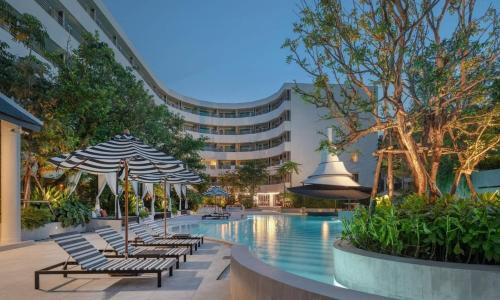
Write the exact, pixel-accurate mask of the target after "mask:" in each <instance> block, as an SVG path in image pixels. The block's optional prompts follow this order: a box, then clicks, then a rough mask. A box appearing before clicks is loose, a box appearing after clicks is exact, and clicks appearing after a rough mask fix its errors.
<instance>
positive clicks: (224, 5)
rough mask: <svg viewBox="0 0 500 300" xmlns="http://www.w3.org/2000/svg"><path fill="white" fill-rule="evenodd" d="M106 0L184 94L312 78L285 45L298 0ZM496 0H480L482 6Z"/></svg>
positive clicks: (250, 94) (241, 95) (264, 92)
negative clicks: (289, 59) (292, 59)
mask: <svg viewBox="0 0 500 300" xmlns="http://www.w3.org/2000/svg"><path fill="white" fill-rule="evenodd" d="M103 1H104V4H105V5H106V7H107V8H108V9H109V10H110V11H111V13H112V15H113V17H114V18H115V19H116V20H117V22H118V24H119V25H120V27H121V28H122V29H123V30H124V32H125V33H126V35H127V36H128V38H129V39H130V40H131V41H132V43H133V44H134V46H135V48H136V49H137V50H138V51H139V55H140V56H141V57H142V58H143V59H144V61H145V63H146V65H147V66H148V67H149V69H150V70H152V72H153V73H154V75H155V76H156V77H157V78H158V79H159V80H160V81H161V82H162V83H163V84H164V85H165V86H166V87H168V88H169V89H172V90H174V91H176V92H178V93H180V94H182V95H185V96H189V97H193V98H196V99H200V100H207V101H215V102H246V101H253V100H259V99H262V98H265V97H267V96H270V95H271V94H273V93H274V92H276V91H277V90H278V89H279V88H280V87H281V85H282V84H283V83H285V82H293V81H297V82H303V83H310V82H311V78H310V77H309V76H308V75H307V74H306V73H305V72H304V71H303V70H301V69H300V68H299V67H298V66H296V65H293V64H292V65H289V64H287V63H286V61H285V60H286V57H287V55H288V54H289V51H288V50H287V49H281V45H282V43H283V41H284V40H285V39H286V38H289V37H290V38H291V37H293V34H292V25H293V22H295V21H296V20H298V12H299V8H298V5H297V3H300V1H299V0H250V1H248V0H247V1H244V0H103ZM499 2H500V1H498V0H496V1H489V0H479V1H478V2H477V3H478V5H477V6H478V7H477V8H478V10H477V11H478V12H484V10H485V9H486V7H487V6H489V5H490V4H492V3H493V5H494V6H495V8H496V9H497V10H498V9H499V7H500V4H499ZM445 28H446V26H445Z"/></svg>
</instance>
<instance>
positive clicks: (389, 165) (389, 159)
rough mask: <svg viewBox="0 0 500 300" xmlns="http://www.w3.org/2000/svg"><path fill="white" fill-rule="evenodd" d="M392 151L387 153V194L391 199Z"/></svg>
mask: <svg viewBox="0 0 500 300" xmlns="http://www.w3.org/2000/svg"><path fill="white" fill-rule="evenodd" d="M392 158H393V157H392V153H387V194H388V195H389V198H390V199H391V201H392V197H393V196H394V165H393V159H392Z"/></svg>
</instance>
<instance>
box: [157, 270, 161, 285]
mask: <svg viewBox="0 0 500 300" xmlns="http://www.w3.org/2000/svg"><path fill="white" fill-rule="evenodd" d="M156 280H157V284H158V287H161V272H158V273H156Z"/></svg>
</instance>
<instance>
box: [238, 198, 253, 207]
mask: <svg viewBox="0 0 500 300" xmlns="http://www.w3.org/2000/svg"><path fill="white" fill-rule="evenodd" d="M240 204H241V205H243V206H244V207H245V208H252V207H253V197H250V196H248V195H243V196H240Z"/></svg>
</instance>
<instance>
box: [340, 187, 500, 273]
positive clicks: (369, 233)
mask: <svg viewBox="0 0 500 300" xmlns="http://www.w3.org/2000/svg"><path fill="white" fill-rule="evenodd" d="M342 236H343V239H347V240H349V241H351V242H352V243H353V244H354V246H356V247H358V248H361V249H365V250H369V251H374V252H379V253H386V254H391V255H398V256H406V257H415V258H421V259H429V260H438V261H448V262H460V263H481V264H499V263H500V195H499V193H498V192H496V193H487V194H486V193H485V194H482V195H480V196H479V199H478V200H477V201H475V200H473V199H470V198H467V199H459V198H454V197H451V196H443V197H441V198H439V199H438V200H437V201H436V202H435V203H431V202H430V201H429V200H428V199H427V198H425V197H422V196H418V195H410V196H407V197H406V198H405V199H404V200H403V201H401V203H399V204H391V202H390V201H382V202H380V203H377V206H376V208H375V211H374V213H373V215H369V212H368V209H366V208H364V207H361V208H358V209H357V210H356V211H355V212H354V217H353V218H352V220H344V231H343V233H342Z"/></svg>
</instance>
